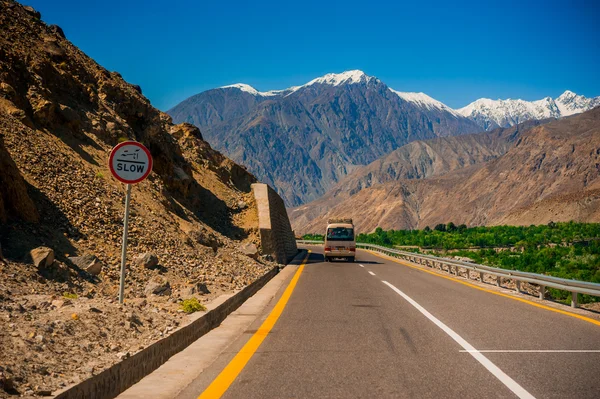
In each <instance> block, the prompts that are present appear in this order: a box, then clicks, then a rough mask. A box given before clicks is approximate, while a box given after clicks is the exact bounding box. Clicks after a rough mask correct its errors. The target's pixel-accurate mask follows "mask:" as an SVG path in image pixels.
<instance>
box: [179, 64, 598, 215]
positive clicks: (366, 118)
mask: <svg viewBox="0 0 600 399" xmlns="http://www.w3.org/2000/svg"><path fill="white" fill-rule="evenodd" d="M597 105H600V97H597V98H590V99H588V98H586V97H584V96H578V95H576V94H575V93H572V92H569V91H567V92H565V93H563V94H562V95H561V96H560V97H558V98H557V99H552V98H550V97H547V98H544V99H542V100H539V101H532V102H529V101H523V100H497V101H493V100H489V99H480V100H477V101H475V102H474V103H472V104H469V105H468V106H466V107H464V108H461V109H459V110H455V109H452V108H450V107H449V106H447V105H446V104H444V103H442V102H440V101H438V100H436V99H434V98H431V97H429V96H428V95H426V94H424V93H410V92H401V91H397V90H394V89H392V88H390V87H389V86H387V85H386V84H385V83H383V82H382V81H381V80H379V79H377V78H376V77H373V76H368V75H366V74H365V73H364V72H362V71H359V70H352V71H346V72H342V73H329V74H327V75H324V76H321V77H318V78H316V79H313V80H311V81H309V82H307V83H305V84H303V85H300V86H293V87H289V88H287V89H284V90H270V91H259V90H257V89H255V88H254V87H252V86H250V85H247V84H244V83H237V84H233V85H228V86H223V87H220V88H217V89H212V90H207V91H205V92H202V93H200V94H197V95H195V96H192V97H190V98H188V99H186V100H184V101H183V102H181V103H180V104H178V105H177V106H175V107H174V108H172V109H171V110H169V111H168V113H169V114H170V115H171V116H172V117H173V120H174V121H175V122H177V123H180V122H189V123H193V124H194V125H196V126H198V127H199V128H200V129H201V131H202V134H203V136H204V137H205V138H206V139H207V140H208V141H209V142H210V143H211V144H212V145H213V146H214V147H216V148H217V149H218V150H220V151H222V152H223V153H225V154H226V155H228V156H229V157H230V158H232V159H233V160H235V161H236V162H239V163H241V164H244V165H246V166H247V167H248V168H249V170H250V171H251V172H252V173H254V174H255V175H256V176H257V177H258V178H259V179H260V180H261V181H264V182H266V183H269V184H271V185H272V186H274V187H275V188H277V189H278V191H279V192H280V194H281V195H282V197H283V198H284V199H285V201H286V203H287V204H288V205H292V206H293V205H299V204H302V203H304V202H307V201H310V200H313V199H316V198H318V197H319V196H320V195H322V194H323V193H324V192H326V191H327V190H328V189H329V188H331V187H332V186H333V185H334V184H335V183H337V182H338V181H339V180H340V179H341V178H343V177H344V176H346V175H347V174H349V173H350V172H352V171H353V170H355V169H356V168H357V167H359V166H361V165H366V164H368V163H371V162H373V161H374V160H376V159H378V158H380V157H382V156H384V155H387V154H389V153H390V152H392V151H394V150H396V149H397V148H399V147H401V146H403V145H405V144H407V143H409V142H412V141H415V140H426V139H430V138H436V137H445V136H457V135H461V134H465V133H477V132H481V131H482V130H492V129H494V128H496V127H509V126H513V125H515V124H517V123H521V122H525V121H527V120H541V119H547V118H560V117H562V116H566V115H572V114H575V113H579V112H583V111H586V110H588V109H590V108H593V107H594V106H597Z"/></svg>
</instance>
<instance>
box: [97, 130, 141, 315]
mask: <svg viewBox="0 0 600 399" xmlns="http://www.w3.org/2000/svg"><path fill="white" fill-rule="evenodd" d="M108 167H109V168H110V171H111V173H112V174H113V176H114V177H115V178H116V179H117V180H119V181H120V182H123V183H125V184H126V185H127V194H126V195H125V216H124V218H123V243H122V247H121V280H120V282H119V303H121V304H122V303H123V301H124V299H125V294H124V293H125V266H126V263H127V233H128V230H129V202H130V200H131V185H132V184H136V183H139V182H141V181H142V180H144V179H145V178H146V177H148V175H149V174H150V172H151V171H152V155H150V151H148V149H147V148H146V147H144V146H143V145H142V144H140V143H138V142H135V141H126V142H124V143H121V144H119V145H117V146H116V147H115V148H113V150H112V151H111V153H110V158H109V160H108Z"/></svg>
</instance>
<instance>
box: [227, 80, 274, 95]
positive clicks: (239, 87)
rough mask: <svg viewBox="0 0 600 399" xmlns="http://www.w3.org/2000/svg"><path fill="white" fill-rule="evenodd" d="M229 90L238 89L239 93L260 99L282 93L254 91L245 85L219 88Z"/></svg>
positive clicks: (239, 84)
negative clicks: (243, 92) (260, 97)
mask: <svg viewBox="0 0 600 399" xmlns="http://www.w3.org/2000/svg"><path fill="white" fill-rule="evenodd" d="M229 88H233V89H239V90H241V91H245V92H246V93H250V94H252V95H253V96H262V97H270V96H276V95H277V94H279V93H280V92H281V91H282V90H271V91H266V92H261V91H258V90H256V89H255V88H254V87H252V86H250V85H247V84H245V83H236V84H233V85H229V86H222V87H221V89H229Z"/></svg>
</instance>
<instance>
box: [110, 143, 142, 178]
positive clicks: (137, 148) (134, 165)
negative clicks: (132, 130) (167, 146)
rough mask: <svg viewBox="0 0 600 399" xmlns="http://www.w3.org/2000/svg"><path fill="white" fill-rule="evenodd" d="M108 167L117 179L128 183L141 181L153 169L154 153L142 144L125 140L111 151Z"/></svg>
mask: <svg viewBox="0 0 600 399" xmlns="http://www.w3.org/2000/svg"><path fill="white" fill-rule="evenodd" d="M108 167H109V168H110V171H111V173H112V174H113V176H114V177H115V178H117V180H119V181H121V182H123V183H126V184H135V183H139V182H141V181H142V180H144V179H145V178H146V177H148V175H149V174H150V172H151V171H152V155H150V151H148V149H147V148H146V147H144V146H143V145H142V144H140V143H138V142H136V141H125V142H124V143H121V144H118V145H117V146H116V147H115V148H113V150H112V151H111V153H110V158H109V160H108Z"/></svg>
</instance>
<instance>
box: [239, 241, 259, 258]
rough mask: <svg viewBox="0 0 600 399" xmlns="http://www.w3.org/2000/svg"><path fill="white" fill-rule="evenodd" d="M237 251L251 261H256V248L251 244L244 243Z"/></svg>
mask: <svg viewBox="0 0 600 399" xmlns="http://www.w3.org/2000/svg"><path fill="white" fill-rule="evenodd" d="M239 250H240V251H241V252H242V253H243V254H244V255H246V256H249V257H251V258H252V259H258V248H257V247H256V245H255V244H253V243H251V242H247V243H244V244H242V245H240V246H239Z"/></svg>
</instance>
